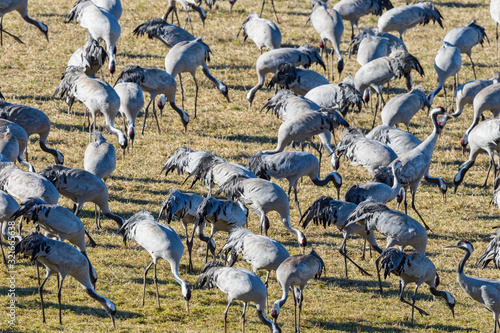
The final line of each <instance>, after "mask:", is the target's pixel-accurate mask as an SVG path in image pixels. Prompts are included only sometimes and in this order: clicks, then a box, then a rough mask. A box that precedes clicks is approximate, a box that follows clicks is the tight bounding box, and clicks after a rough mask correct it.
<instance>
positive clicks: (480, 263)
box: [476, 178, 500, 269]
mask: <svg viewBox="0 0 500 333" xmlns="http://www.w3.org/2000/svg"><path fill="white" fill-rule="evenodd" d="M499 181H500V179H499V178H497V179H495V185H496V186H495V192H494V194H493V202H494V203H495V204H496V205H498V184H499ZM499 245H500V229H498V228H497V231H496V233H495V234H494V235H493V236H491V241H490V243H489V244H488V246H487V247H486V250H484V253H483V254H481V256H480V257H479V258H478V259H477V262H476V267H481V268H482V269H485V268H486V266H488V264H489V263H490V262H491V261H493V265H495V268H499V267H500V247H499Z"/></svg>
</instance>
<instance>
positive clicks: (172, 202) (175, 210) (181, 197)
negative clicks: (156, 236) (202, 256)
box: [158, 189, 215, 272]
mask: <svg viewBox="0 0 500 333" xmlns="http://www.w3.org/2000/svg"><path fill="white" fill-rule="evenodd" d="M203 199H204V198H203V197H202V196H201V195H198V194H196V193H183V192H181V191H178V190H176V189H171V190H170V191H169V192H168V197H167V199H165V201H163V203H162V205H161V209H160V213H159V214H158V219H160V217H161V216H162V214H165V217H166V219H167V223H168V224H170V221H172V218H173V217H174V216H177V217H178V218H179V220H180V221H181V223H182V226H183V227H184V231H185V232H186V246H187V248H188V255H189V264H188V267H187V270H188V272H191V271H192V270H193V261H192V259H191V255H192V250H193V237H194V232H195V230H198V238H199V239H200V240H201V241H203V242H205V243H207V248H208V249H210V252H212V253H215V242H214V241H213V240H212V239H210V237H208V236H205V235H204V234H203V229H204V227H205V221H204V220H203V221H200V223H199V224H198V225H194V221H195V217H196V213H197V212H198V207H199V206H200V205H201V203H202V202H203ZM188 224H193V232H192V235H191V237H189V235H188V230H187V226H188Z"/></svg>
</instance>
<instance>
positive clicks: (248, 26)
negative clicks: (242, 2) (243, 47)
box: [236, 12, 281, 54]
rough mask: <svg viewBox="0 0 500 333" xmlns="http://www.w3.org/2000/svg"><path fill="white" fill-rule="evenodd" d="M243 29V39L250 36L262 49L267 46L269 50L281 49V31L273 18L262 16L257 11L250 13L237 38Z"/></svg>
mask: <svg viewBox="0 0 500 333" xmlns="http://www.w3.org/2000/svg"><path fill="white" fill-rule="evenodd" d="M241 30H243V41H246V40H247V38H250V39H251V40H252V41H253V42H254V43H255V45H257V47H258V48H259V50H260V53H261V54H262V49H263V48H264V46H265V47H267V49H268V50H275V49H279V48H280V46H281V31H280V29H279V28H278V26H277V25H276V24H275V23H274V22H273V21H271V20H268V19H264V18H260V17H259V15H257V13H255V12H254V13H252V14H250V15H248V16H247V17H246V19H245V21H243V24H242V25H241V28H240V30H239V31H238V34H237V35H236V38H238V36H239V35H240V32H241Z"/></svg>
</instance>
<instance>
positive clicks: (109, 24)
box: [66, 0, 121, 74]
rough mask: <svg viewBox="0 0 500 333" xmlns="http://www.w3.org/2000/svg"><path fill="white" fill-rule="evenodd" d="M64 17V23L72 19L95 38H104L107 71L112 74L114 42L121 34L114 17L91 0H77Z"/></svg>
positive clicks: (114, 52) (114, 61) (114, 59)
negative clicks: (107, 60)
mask: <svg viewBox="0 0 500 333" xmlns="http://www.w3.org/2000/svg"><path fill="white" fill-rule="evenodd" d="M66 18H67V21H66V23H69V22H71V21H73V20H75V21H76V22H78V23H80V25H81V26H82V27H83V28H85V29H87V30H88V32H89V33H90V35H92V38H94V39H95V40H98V41H100V40H104V43H106V52H107V54H108V57H109V71H110V73H111V74H113V73H114V72H115V70H116V42H117V41H118V38H120V34H121V27H120V23H118V20H117V19H116V17H115V16H113V14H112V13H110V12H108V11H107V10H105V9H103V8H101V7H99V6H97V5H95V4H93V3H92V1H91V0H78V1H77V2H76V3H75V5H74V7H73V8H72V9H71V11H70V12H69V14H68V16H67V17H66Z"/></svg>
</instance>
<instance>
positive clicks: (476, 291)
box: [445, 240, 500, 333]
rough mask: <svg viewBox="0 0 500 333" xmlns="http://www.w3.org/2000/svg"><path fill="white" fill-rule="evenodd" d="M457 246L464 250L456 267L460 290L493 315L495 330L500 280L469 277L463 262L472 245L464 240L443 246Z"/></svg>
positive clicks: (472, 249)
mask: <svg viewBox="0 0 500 333" xmlns="http://www.w3.org/2000/svg"><path fill="white" fill-rule="evenodd" d="M453 247H457V248H459V249H461V250H463V251H464V252H465V254H464V257H463V258H462V260H460V263H459V264H458V267H457V281H458V284H460V287H462V290H463V291H464V292H465V293H466V294H467V295H469V296H470V297H471V298H472V299H474V300H475V301H477V302H479V303H480V304H481V305H482V306H484V307H485V308H486V309H488V310H489V311H490V312H491V314H492V315H493V319H494V324H493V325H495V329H494V332H495V333H496V332H497V324H498V317H499V316H500V302H499V301H498V300H499V299H500V281H498V280H494V279H487V278H479V277H471V276H467V275H465V273H464V267H465V263H466V262H467V260H468V259H469V257H470V256H471V254H472V252H474V247H473V246H472V244H471V243H469V242H468V241H466V240H461V241H459V242H458V243H456V244H453V245H448V246H445V248H453Z"/></svg>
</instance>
